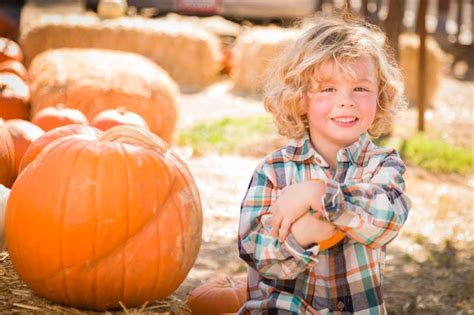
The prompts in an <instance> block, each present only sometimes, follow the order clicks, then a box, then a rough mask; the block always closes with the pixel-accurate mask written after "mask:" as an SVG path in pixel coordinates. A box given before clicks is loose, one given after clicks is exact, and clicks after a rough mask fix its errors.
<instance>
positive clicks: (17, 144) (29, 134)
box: [5, 119, 44, 178]
mask: <svg viewBox="0 0 474 315" xmlns="http://www.w3.org/2000/svg"><path fill="white" fill-rule="evenodd" d="M5 126H6V127H7V130H8V132H9V133H10V135H11V137H12V139H13V146H14V148H15V175H14V178H16V176H17V175H18V171H19V169H20V162H21V159H22V157H23V154H24V153H25V152H26V149H28V147H29V145H30V144H31V143H32V142H34V141H35V140H36V139H38V138H39V137H41V136H42V135H43V133H44V131H43V130H42V129H41V128H40V127H38V126H36V125H34V124H32V123H31V122H29V121H26V120H21V119H12V120H7V121H6V122H5Z"/></svg>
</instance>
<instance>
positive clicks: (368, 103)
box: [306, 58, 378, 148]
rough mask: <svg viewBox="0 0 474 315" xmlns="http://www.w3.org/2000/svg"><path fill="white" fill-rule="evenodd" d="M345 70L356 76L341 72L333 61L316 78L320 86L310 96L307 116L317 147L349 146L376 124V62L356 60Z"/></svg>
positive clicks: (347, 64) (323, 66)
mask: <svg viewBox="0 0 474 315" xmlns="http://www.w3.org/2000/svg"><path fill="white" fill-rule="evenodd" d="M345 67H346V68H347V69H348V70H349V71H350V72H351V73H352V74H353V76H349V75H348V74H345V73H344V72H342V71H341V70H340V69H339V68H338V67H337V65H336V64H335V63H334V62H332V61H331V62H327V63H325V64H323V65H322V66H321V67H320V69H319V74H318V78H317V82H319V84H318V86H317V87H315V89H313V90H312V91H311V92H310V93H309V94H308V108H307V111H306V114H307V117H308V122H309V129H310V135H311V140H312V142H313V144H314V145H315V146H316V148H318V147H319V146H323V145H337V146H338V147H340V148H343V147H347V146H349V145H351V144H352V143H354V142H355V141H357V139H358V138H359V136H360V135H361V134H362V133H364V132H366V131H367V130H368V129H369V128H370V126H371V125H372V123H373V121H374V118H375V112H376V110H377V96H378V81H377V76H376V70H375V66H374V64H373V61H372V60H371V59H370V58H356V59H354V60H352V61H349V62H347V63H345Z"/></svg>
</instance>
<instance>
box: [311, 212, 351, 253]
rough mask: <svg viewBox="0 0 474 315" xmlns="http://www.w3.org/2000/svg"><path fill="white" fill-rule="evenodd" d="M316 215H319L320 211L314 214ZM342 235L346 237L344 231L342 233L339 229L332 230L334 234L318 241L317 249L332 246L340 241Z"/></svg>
mask: <svg viewBox="0 0 474 315" xmlns="http://www.w3.org/2000/svg"><path fill="white" fill-rule="evenodd" d="M316 217H318V218H319V217H321V213H319V212H318V213H317V214H316ZM344 237H346V235H345V234H344V233H342V232H341V231H340V230H336V232H334V234H333V235H332V236H331V237H330V238H328V239H326V240H324V241H322V242H319V251H320V252H321V251H323V250H326V249H328V248H331V247H333V246H334V245H336V244H338V243H339V242H340V241H342V240H343V239H344Z"/></svg>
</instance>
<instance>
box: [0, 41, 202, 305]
mask: <svg viewBox="0 0 474 315" xmlns="http://www.w3.org/2000/svg"><path fill="white" fill-rule="evenodd" d="M2 40H3V42H2V43H6V44H3V46H0V62H1V63H0V68H1V67H2V64H4V63H7V64H12V65H13V64H15V67H13V66H11V67H9V68H8V69H11V70H8V71H7V70H1V71H0V77H1V79H0V84H1V85H0V87H1V91H0V117H2V118H3V119H0V247H3V248H0V250H3V249H5V245H6V247H7V249H8V252H9V255H10V258H11V262H12V264H13V266H14V268H15V270H16V272H17V273H18V275H19V276H20V277H21V279H22V280H23V281H24V282H25V283H26V284H27V285H28V286H29V287H30V288H31V289H32V290H33V291H34V292H35V293H36V294H38V295H40V296H42V297H45V298H47V299H49V300H51V301H53V302H56V303H59V304H63V305H69V306H74V307H77V308H82V309H92V310H105V309H113V308H119V307H120V304H121V303H122V304H123V305H125V306H127V307H133V306H137V305H142V304H143V303H145V302H147V301H153V300H156V299H160V298H164V297H166V296H168V295H169V294H171V293H172V292H174V291H175V290H176V289H177V288H178V287H179V285H180V284H181V283H182V282H183V281H184V279H185V278H186V276H187V274H188V272H189V271H190V269H191V267H192V266H193V264H194V262H195V260H196V258H197V255H198V252H199V248H200V244H201V235H202V208H201V200H200V197H199V192H198V190H197V187H196V184H195V182H194V179H193V177H192V175H191V173H190V171H189V169H188V167H187V166H186V164H185V163H184V162H183V161H182V160H181V159H180V158H179V157H178V156H177V155H176V154H175V153H174V152H173V151H172V150H171V149H170V147H169V145H168V144H167V143H166V142H165V141H163V140H162V139H161V138H160V137H158V136H157V135H155V134H154V133H152V132H151V131H149V130H148V129H147V126H146V122H145V121H144V120H143V119H142V118H141V117H140V116H138V115H136V114H134V113H131V112H127V111H126V110H125V109H123V108H119V109H115V110H107V111H105V112H102V113H100V114H98V115H97V116H96V117H95V118H94V119H93V120H92V121H91V123H90V125H89V123H88V121H87V119H86V118H85V116H84V115H83V114H82V113H81V112H80V111H78V110H76V109H70V108H65V107H64V106H62V105H60V104H52V105H54V106H53V107H50V108H45V109H43V110H41V111H40V112H38V113H37V114H36V115H35V116H34V117H32V120H31V122H30V121H28V120H27V119H28V116H29V110H28V98H29V95H28V98H20V97H18V93H17V94H15V92H17V91H18V89H19V87H22V88H23V87H25V86H26V90H28V84H27V80H28V79H27V72H26V70H25V69H24V67H23V65H22V64H21V62H22V57H21V56H22V55H21V50H20V49H19V47H18V45H16V43H14V42H11V41H9V42H6V39H2ZM2 47H3V48H2ZM12 47H14V49H13V48H12ZM13 61H15V62H13ZM20 65H21V67H20ZM1 69H7V67H6V66H5V67H4V68H1ZM14 69H17V70H18V69H20V70H19V71H18V73H13V70H14ZM23 70H24V71H23ZM21 71H23V72H21ZM9 188H11V190H10V189H9ZM7 199H8V201H7ZM3 230H5V231H3ZM4 235H5V238H4ZM5 241H6V244H5Z"/></svg>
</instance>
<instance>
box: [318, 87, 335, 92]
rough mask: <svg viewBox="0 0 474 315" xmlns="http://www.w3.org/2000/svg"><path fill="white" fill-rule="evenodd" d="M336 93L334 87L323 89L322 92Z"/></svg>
mask: <svg viewBox="0 0 474 315" xmlns="http://www.w3.org/2000/svg"><path fill="white" fill-rule="evenodd" d="M334 91H336V89H335V88H333V87H325V88H322V89H321V92H334Z"/></svg>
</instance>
